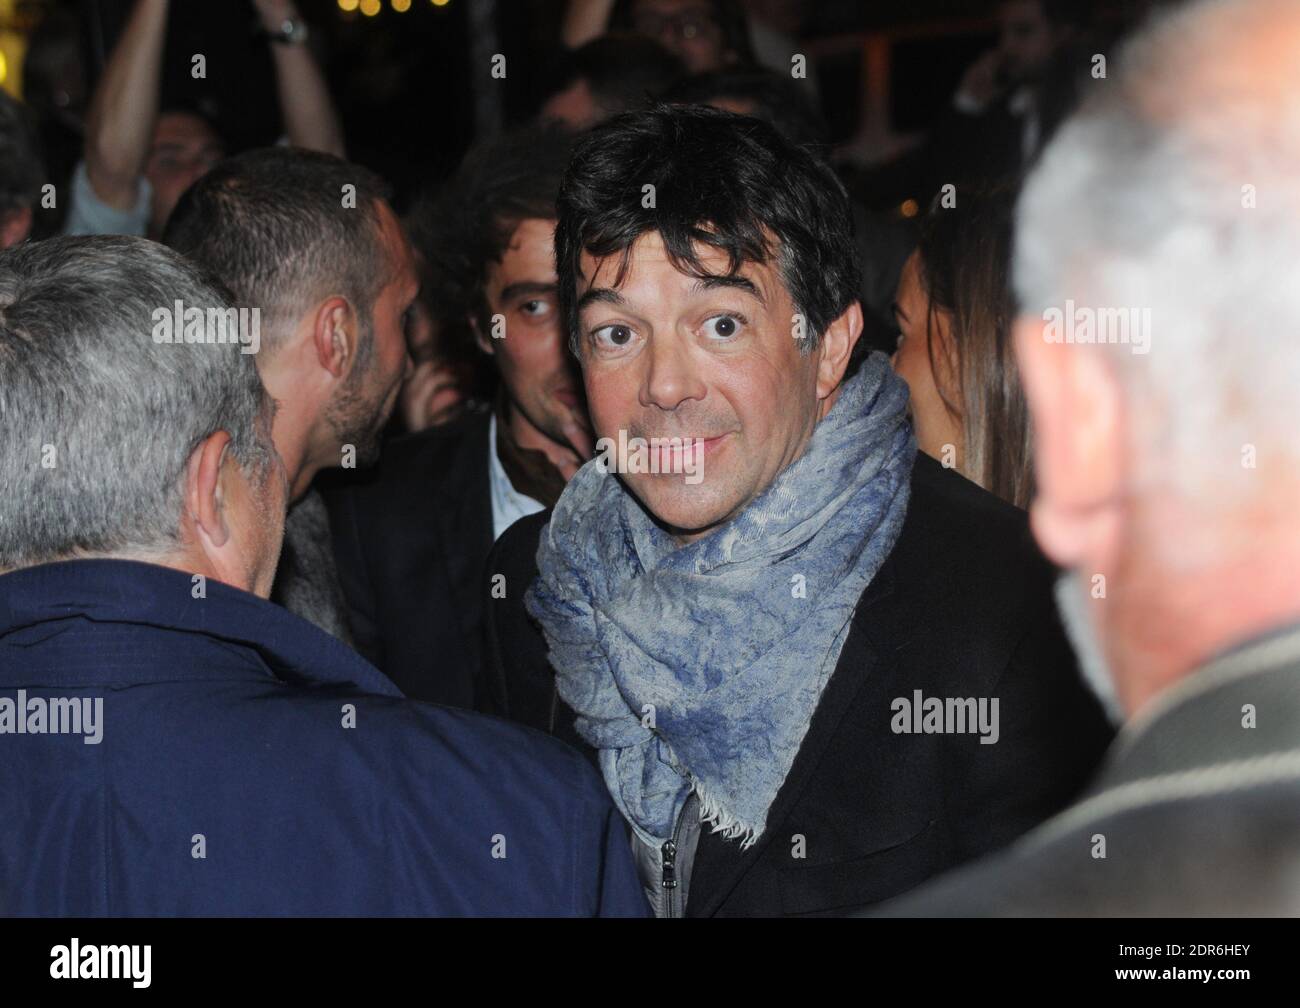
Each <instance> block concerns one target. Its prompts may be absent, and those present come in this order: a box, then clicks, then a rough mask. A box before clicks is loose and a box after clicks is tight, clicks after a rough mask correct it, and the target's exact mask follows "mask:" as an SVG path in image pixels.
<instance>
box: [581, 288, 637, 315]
mask: <svg viewBox="0 0 1300 1008" xmlns="http://www.w3.org/2000/svg"><path fill="white" fill-rule="evenodd" d="M598 303H599V304H612V305H620V306H621V305H625V304H627V302H626V301H624V300H623V295H622V294H620V293H619V292H618V291H616V290H614V289H613V288H612V287H592V288H591V289H590V290H588V291H587V292H586V293H585V294H583V295H582V297H580V298H578V311H582V309H584V308H586V307H587V305H589V304H598Z"/></svg>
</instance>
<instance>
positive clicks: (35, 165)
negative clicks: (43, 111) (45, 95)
mask: <svg viewBox="0 0 1300 1008" xmlns="http://www.w3.org/2000/svg"><path fill="white" fill-rule="evenodd" d="M45 182H46V176H45V168H44V165H43V164H42V163H41V156H40V152H39V150H38V141H37V138H36V133H35V131H34V129H33V124H32V121H31V116H30V114H29V112H28V110H27V109H26V108H25V107H24V106H23V105H22V104H21V103H19V102H17V101H15V100H14V99H13V98H11V97H10V96H9V94H8V93H7V92H4V91H0V248H9V247H10V246H11V245H17V244H18V243H19V242H21V241H24V240H26V238H27V236H28V235H29V234H30V233H31V230H32V221H33V218H34V214H35V210H36V206H37V204H38V202H39V201H40V196H41V186H42V185H44V184H45Z"/></svg>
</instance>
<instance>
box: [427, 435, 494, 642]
mask: <svg viewBox="0 0 1300 1008" xmlns="http://www.w3.org/2000/svg"><path fill="white" fill-rule="evenodd" d="M488 420H489V417H488V415H487V414H486V413H485V414H483V416H482V418H481V422H478V423H475V424H474V425H473V426H472V427H471V428H470V429H469V430H468V431H467V432H466V436H465V437H464V438H462V439H461V442H460V444H459V445H458V446H457V448H456V452H455V454H454V456H453V457H452V460H451V465H450V467H449V470H450V471H449V472H447V473H438V474H435V478H436V483H435V489H434V492H433V502H432V503H433V515H434V521H435V523H436V525H437V530H438V539H439V549H440V552H441V553H442V558H443V562H444V564H445V565H446V570H447V583H448V584H449V585H450V586H451V587H452V589H453V591H454V590H455V589H456V588H458V587H460V586H464V587H465V588H466V593H465V595H464V596H462V598H461V604H459V605H457V606H456V607H455V608H456V615H457V617H458V619H459V622H460V626H461V629H462V631H463V632H464V633H465V635H466V637H467V638H468V639H470V640H471V641H472V642H473V643H474V645H475V651H474V653H477V642H478V635H479V615H478V614H479V609H480V601H481V600H480V596H481V595H482V593H481V592H479V591H477V590H469V589H471V588H475V589H476V588H477V586H478V584H479V579H480V576H481V575H482V570H481V567H482V566H483V562H484V560H485V559H486V558H487V555H488V552H489V551H490V550H491V549H492V542H493V538H494V536H493V528H492V494H491V489H490V487H489V486H488Z"/></svg>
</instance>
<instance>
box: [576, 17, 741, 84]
mask: <svg viewBox="0 0 1300 1008" xmlns="http://www.w3.org/2000/svg"><path fill="white" fill-rule="evenodd" d="M606 31H615V32H630V33H632V34H635V35H640V36H642V37H644V38H648V39H651V40H653V41H655V42H658V43H659V44H660V45H661V46H663V47H664V48H665V49H667V50H668V51H669V52H671V53H673V54H675V55H676V56H677V57H678V58H679V59H680V60H681V61H682V64H683V65H684V66H685V67H686V70H687V72H689V73H704V72H706V71H709V70H718V69H721V68H722V67H724V66H730V65H732V64H735V63H746V64H749V63H753V62H754V49H753V44H752V42H751V40H750V35H749V25H748V23H747V21H746V18H745V10H744V7H742V6H741V4H740V3H739V2H738V0H570V3H569V6H568V8H567V9H566V11H565V18H564V24H563V27H562V29H561V36H562V38H563V41H564V43H565V45H567V46H569V47H570V48H574V49H576V48H578V47H579V46H581V45H583V44H585V43H587V42H589V41H591V40H592V39H594V38H597V37H599V36H600V35H603V34H604V33H605V32H606Z"/></svg>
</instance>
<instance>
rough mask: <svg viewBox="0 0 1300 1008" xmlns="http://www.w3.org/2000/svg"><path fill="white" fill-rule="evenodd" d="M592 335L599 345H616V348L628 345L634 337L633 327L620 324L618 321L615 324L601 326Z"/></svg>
mask: <svg viewBox="0 0 1300 1008" xmlns="http://www.w3.org/2000/svg"><path fill="white" fill-rule="evenodd" d="M591 335H592V338H593V339H594V340H595V341H596V345H597V346H603V347H614V348H616V349H617V348H619V347H625V346H627V345H628V344H629V343H631V342H632V337H633V333H632V330H631V329H629V328H628V327H627V326H625V325H618V324H617V323H616V324H614V325H607V326H601V327H600V328H599V329H597V330H595V331H594V332H593V333H592V334H591Z"/></svg>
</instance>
